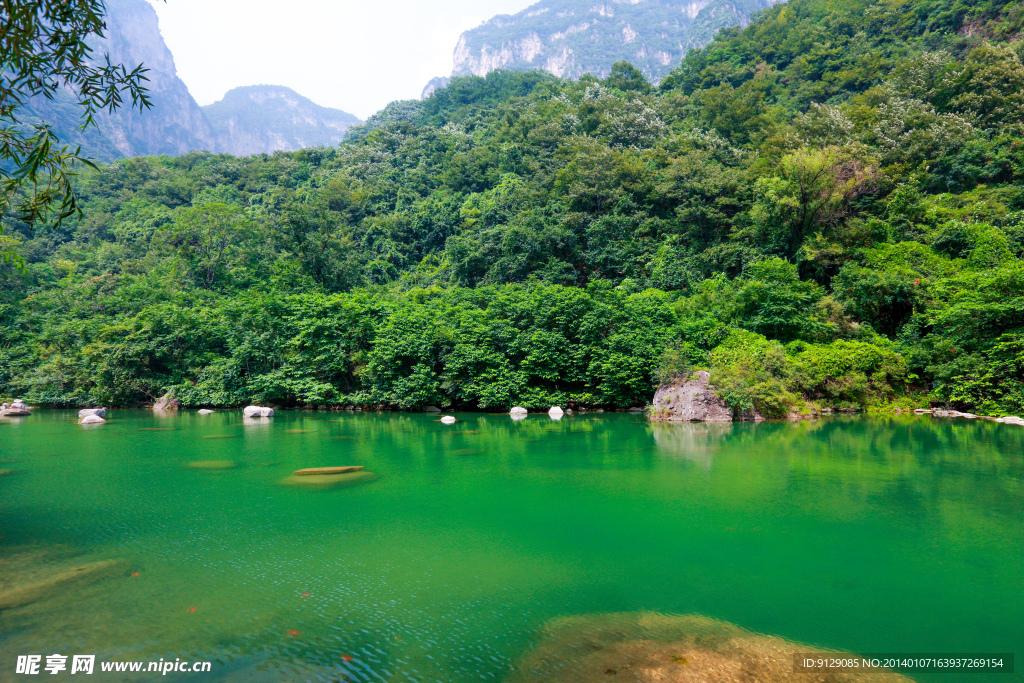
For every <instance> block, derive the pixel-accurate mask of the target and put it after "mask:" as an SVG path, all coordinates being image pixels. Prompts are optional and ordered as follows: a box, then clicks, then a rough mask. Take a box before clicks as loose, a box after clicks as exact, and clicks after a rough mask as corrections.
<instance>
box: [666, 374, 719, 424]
mask: <svg viewBox="0 0 1024 683" xmlns="http://www.w3.org/2000/svg"><path fill="white" fill-rule="evenodd" d="M710 382H711V375H710V373H708V372H707V371H706V370H699V371H697V372H694V373H691V374H689V375H687V376H685V377H682V378H680V379H678V380H676V381H674V382H671V383H669V384H663V385H661V386H660V387H658V391H657V392H655V394H654V401H653V403H652V405H651V411H650V417H651V419H652V420H662V421H668V422H732V419H733V412H732V408H730V407H729V406H727V405H726V404H725V401H723V400H722V399H721V398H719V396H718V394H717V393H716V392H715V387H714V386H713V385H712V384H711V383H710Z"/></svg>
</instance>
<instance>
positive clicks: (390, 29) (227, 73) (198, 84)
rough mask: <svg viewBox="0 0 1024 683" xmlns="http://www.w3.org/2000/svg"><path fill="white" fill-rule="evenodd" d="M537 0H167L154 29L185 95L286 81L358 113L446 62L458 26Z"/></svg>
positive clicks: (159, 5) (213, 96) (419, 85)
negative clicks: (170, 55)
mask: <svg viewBox="0 0 1024 683" xmlns="http://www.w3.org/2000/svg"><path fill="white" fill-rule="evenodd" d="M535 1H536V0H438V1H435V2H422V1H420V2H418V1H417V0H359V1H358V2H355V1H351V0H341V1H338V0H334V1H331V0H285V1H284V2H282V1H281V0H274V1H273V2H270V1H269V0H251V1H250V2H245V3H242V2H238V0H167V1H166V2H153V6H154V7H155V8H156V11H157V13H158V14H159V15H160V30H161V32H162V33H163V36H164V40H165V41H166V42H167V45H168V47H169V48H170V49H171V52H172V53H173V54H174V62H175V65H176V66H177V68H178V75H179V76H180V77H181V79H182V80H183V81H185V84H186V85H187V86H188V88H189V90H190V91H191V92H192V96H193V97H195V98H196V100H197V101H198V102H199V104H210V103H211V102H214V101H216V100H219V99H220V98H221V97H223V95H224V93H225V92H227V91H228V90H230V89H231V88H234V87H236V86H239V85H255V84H260V83H263V84H273V85H286V86H288V87H290V88H292V89H293V90H296V91H297V92H299V93H300V94H302V95H305V96H306V97H308V98H310V99H311V100H313V101H314V102H316V103H317V104H321V105H324V106H328V107H336V108H338V109H344V110H345V111H348V112H351V113H353V114H355V115H356V116H358V117H359V118H361V119H365V118H366V117H367V116H369V115H370V114H372V113H374V112H375V111H377V110H379V109H381V108H382V107H383V106H384V105H386V104H387V103H388V102H391V101H392V100H399V99H411V98H417V97H419V95H420V92H421V91H422V90H423V86H425V85H426V84H427V81H429V80H430V79H431V78H433V77H434V76H447V75H449V74H450V73H451V70H452V50H453V49H454V48H455V43H456V41H457V40H458V37H459V34H460V33H461V32H462V31H464V30H466V29H467V28H472V27H474V26H477V25H478V24H479V23H480V22H481V21H483V20H485V19H489V18H490V17H492V16H494V15H495V14H512V13H515V12H518V11H519V10H522V9H525V8H526V7H528V6H529V5H531V4H533V2H535ZM151 2H152V0H151Z"/></svg>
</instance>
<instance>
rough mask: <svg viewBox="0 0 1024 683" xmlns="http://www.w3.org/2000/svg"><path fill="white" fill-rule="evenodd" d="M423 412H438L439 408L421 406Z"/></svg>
mask: <svg viewBox="0 0 1024 683" xmlns="http://www.w3.org/2000/svg"><path fill="white" fill-rule="evenodd" d="M423 412H425V413H440V412H441V409H440V408H438V407H437V406H423Z"/></svg>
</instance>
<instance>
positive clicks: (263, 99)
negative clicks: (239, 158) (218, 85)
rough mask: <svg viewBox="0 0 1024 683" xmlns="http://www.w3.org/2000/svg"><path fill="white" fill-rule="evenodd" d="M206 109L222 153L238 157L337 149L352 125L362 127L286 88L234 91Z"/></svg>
mask: <svg viewBox="0 0 1024 683" xmlns="http://www.w3.org/2000/svg"><path fill="white" fill-rule="evenodd" d="M254 105H255V106H254ZM202 109H203V114H204V115H205V116H206V120H207V121H209V122H210V125H211V126H212V128H213V134H214V136H215V138H216V140H217V145H218V148H219V149H218V151H222V152H227V153H228V154H236V155H244V154H253V153H254V152H265V153H271V152H274V151H277V150H295V149H302V148H303V147H316V146H324V145H336V144H338V143H339V142H341V139H342V138H343V137H345V132H346V131H347V130H348V128H349V127H350V126H354V125H357V124H359V123H362V122H361V121H360V120H359V119H358V118H356V117H355V116H353V115H352V114H349V113H348V112H345V111H342V110H340V109H331V108H330V107H322V106H320V105H319V104H316V103H315V102H313V101H312V100H311V99H309V98H308V97H304V96H302V95H300V94H299V93H297V92H295V91H294V90H292V89H291V88H288V87H285V86H283V85H246V86H241V87H238V88H232V89H231V90H229V91H228V92H227V93H225V94H224V97H223V98H222V99H221V100H218V101H217V102H214V103H213V104H209V105H207V106H205V107H203V108H202Z"/></svg>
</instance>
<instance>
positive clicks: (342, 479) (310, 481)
mask: <svg viewBox="0 0 1024 683" xmlns="http://www.w3.org/2000/svg"><path fill="white" fill-rule="evenodd" d="M376 478H377V475H376V474H374V473H373V472H367V471H365V470H363V469H362V468H360V469H359V471H356V472H347V473H345V474H292V475H291V476H288V477H285V478H284V479H282V480H281V481H280V482H278V483H279V484H280V485H281V486H298V487H303V488H313V489H330V488H339V487H343V486H354V485H356V484H365V483H368V482H371V481H373V480H374V479H376Z"/></svg>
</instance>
